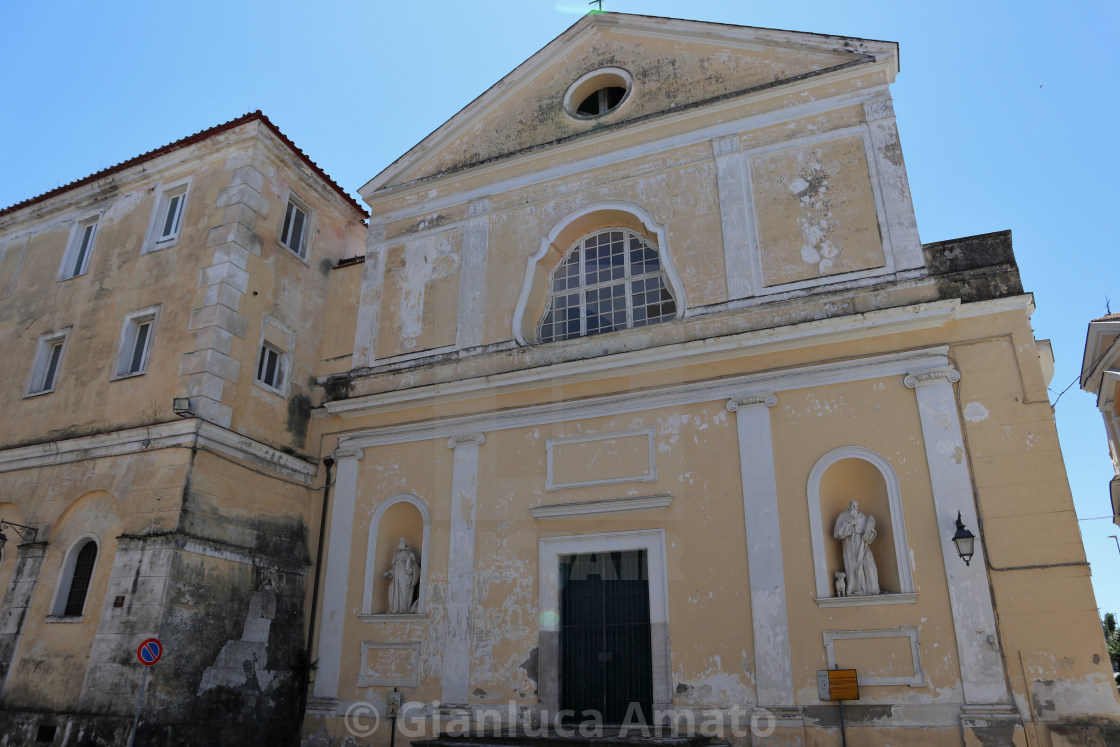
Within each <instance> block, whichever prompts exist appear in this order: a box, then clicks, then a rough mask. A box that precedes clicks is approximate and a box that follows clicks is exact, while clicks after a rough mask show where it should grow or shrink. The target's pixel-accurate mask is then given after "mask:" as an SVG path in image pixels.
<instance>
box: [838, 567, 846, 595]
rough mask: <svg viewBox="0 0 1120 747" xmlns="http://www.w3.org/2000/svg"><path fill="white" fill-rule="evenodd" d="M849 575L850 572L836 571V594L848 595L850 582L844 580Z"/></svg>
mask: <svg viewBox="0 0 1120 747" xmlns="http://www.w3.org/2000/svg"><path fill="white" fill-rule="evenodd" d="M847 577H848V574H847V573H844V571H836V596H838V597H846V596H848V582H847V581H845V580H844V579H846V578H847Z"/></svg>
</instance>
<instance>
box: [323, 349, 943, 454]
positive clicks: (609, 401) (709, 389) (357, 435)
mask: <svg viewBox="0 0 1120 747" xmlns="http://www.w3.org/2000/svg"><path fill="white" fill-rule="evenodd" d="M948 352H949V348H948V346H938V347H934V348H927V349H924V350H913V351H907V352H904V353H892V354H889V355H880V356H873V357H869V358H857V359H855V360H849V361H840V362H837V363H823V364H818V365H813V366H804V367H800V368H791V369H786V370H784V371H776V372H767V373H758V374H751V375H747V376H734V377H729V378H726V379H716V380H712V381H702V382H688V383H685V384H675V385H672V386H666V387H660V388H657V389H650V390H641V391H634V392H623V393H620V394H613V395H607V396H603V397H589V398H587V399H581V400H573V401H566V402H555V403H548V404H542V405H531V406H528V407H519V408H515V409H510V410H503V411H501V412H483V413H477V414H473V415H460V416H454V417H448V418H437V419H432V420H427V421H423V422H419V423H410V424H407V425H396V426H388V427H384V428H374V429H368V430H360V431H354V432H351V433H347V434H343V435H341V436H340V446H341V447H345V448H350V447H365V448H369V447H372V446H384V445H386V444H394V443H407V442H413V441H426V440H430V439H439V438H445V439H451V440H452V441H454V440H455V439H461V438H463V434H471V435H469V436H467V437H466V440H473V439H474V438H475V435H474V432H482V431H485V432H490V431H496V430H506V429H510V428H523V427H531V426H535V425H543V424H545V423H561V422H568V421H572V420H582V419H585V418H597V417H610V416H614V415H621V414H624V413H630V412H641V411H645V410H653V409H657V408H659V407H676V406H680V405H688V404H698V403H701V402H712V401H719V400H725V401H726V400H731V399H735V400H739V399H747V400H749V399H751V398H762V401H761V404H766V398H767V397H768V396H775V393H776V392H782V391H789V390H791V389H803V388H807V387H813V386H827V385H829V384H842V383H846V382H850V381H863V380H867V379H876V378H887V377H896V376H897V377H903V376H906V375H907V374H911V375H914V374H920V373H922V372H924V371H927V370H928V371H936V370H940V369H942V368H945V367H946V366H947V364H948V362H949V361H948V357H947V356H948ZM736 407H738V405H736ZM448 445H449V446H451V448H454V445H453V444H452V443H450V442H449V444H448Z"/></svg>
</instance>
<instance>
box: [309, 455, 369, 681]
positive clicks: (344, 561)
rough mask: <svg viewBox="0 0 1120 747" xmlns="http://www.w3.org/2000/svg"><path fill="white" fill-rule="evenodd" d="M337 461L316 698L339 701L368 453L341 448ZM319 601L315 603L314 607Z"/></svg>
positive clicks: (316, 679)
mask: <svg viewBox="0 0 1120 747" xmlns="http://www.w3.org/2000/svg"><path fill="white" fill-rule="evenodd" d="M331 456H333V457H334V459H335V463H336V465H337V466H336V468H335V480H334V491H333V492H332V500H333V506H332V507H331V529H330V545H329V547H328V549H327V566H326V568H325V569H324V572H323V579H324V581H323V602H322V611H323V616H322V623H321V624H320V626H319V649H318V659H319V668H318V669H317V670H316V673H315V690H314V697H315V698H317V699H334V698H337V697H338V677H339V672H340V671H341V670H342V634H343V629H344V627H345V623H346V592H347V581H348V580H349V577H350V542H351V539H352V537H353V534H354V506H355V505H356V503H357V498H358V462H359V461H360V460H361V459H362V457H364V456H365V452H364V451H362V450H361V449H357V448H348V447H346V446H340V447H339V448H338V449H336V450H335V451H334V453H333V454H332V455H331ZM315 603H316V600H312V604H315Z"/></svg>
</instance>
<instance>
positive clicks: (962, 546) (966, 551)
mask: <svg viewBox="0 0 1120 747" xmlns="http://www.w3.org/2000/svg"><path fill="white" fill-rule="evenodd" d="M953 544H954V545H956V546H957V555H960V556H961V560H963V561H964V564H965V565H968V564H969V561H970V560H972V554H973V552H974V551H975V544H976V535H974V534H973V533H972V532H970V531H968V530H967V529H965V526H964V522H963V521H961V512H960V511H957V533H956V534H954V535H953Z"/></svg>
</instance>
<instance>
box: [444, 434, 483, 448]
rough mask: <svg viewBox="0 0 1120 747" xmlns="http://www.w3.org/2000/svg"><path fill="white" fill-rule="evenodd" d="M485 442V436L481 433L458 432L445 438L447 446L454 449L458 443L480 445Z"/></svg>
mask: <svg viewBox="0 0 1120 747" xmlns="http://www.w3.org/2000/svg"><path fill="white" fill-rule="evenodd" d="M484 443H486V436H485V434H482V433H459V434H456V435H454V436H452V437H451V438H449V439H447V448H449V449H454V448H455V447H456V446H459V445H460V444H475V445H477V446H481V445H482V444H484Z"/></svg>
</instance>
